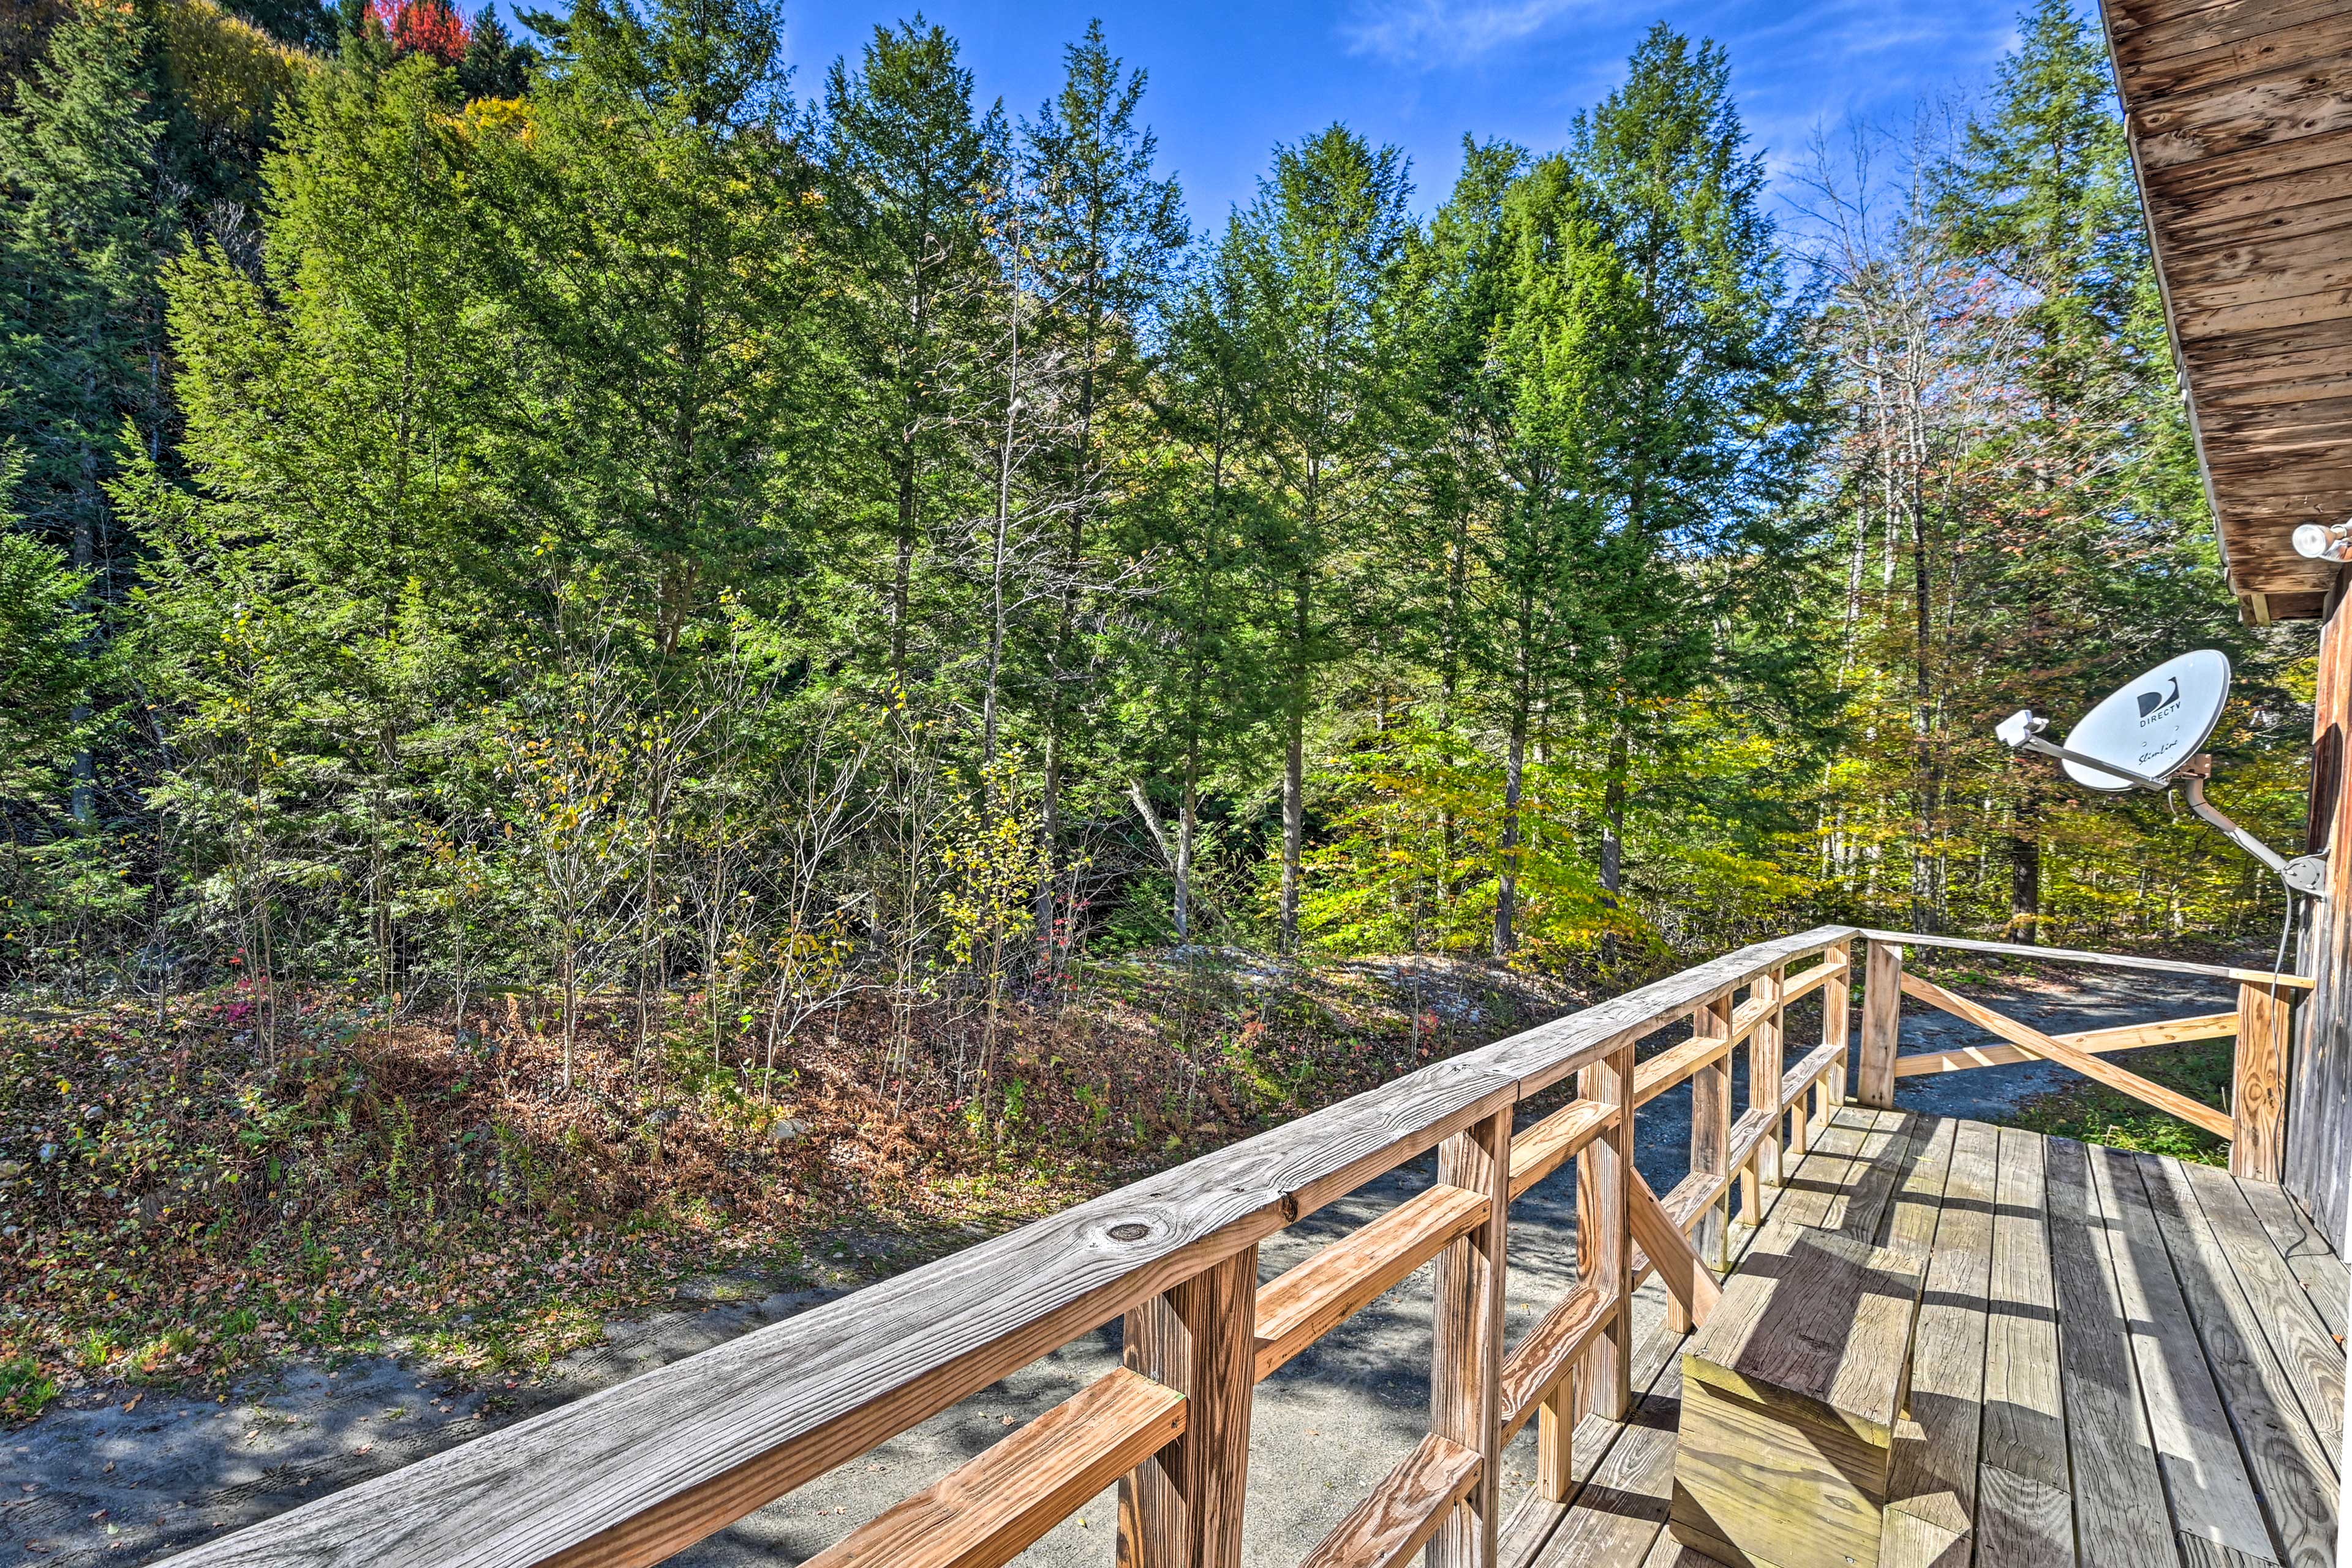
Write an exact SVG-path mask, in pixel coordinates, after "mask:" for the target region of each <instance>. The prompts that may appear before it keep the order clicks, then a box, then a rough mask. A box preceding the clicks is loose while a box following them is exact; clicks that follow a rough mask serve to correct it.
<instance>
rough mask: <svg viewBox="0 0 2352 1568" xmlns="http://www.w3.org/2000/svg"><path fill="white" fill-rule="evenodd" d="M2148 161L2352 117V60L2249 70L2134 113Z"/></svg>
mask: <svg viewBox="0 0 2352 1568" xmlns="http://www.w3.org/2000/svg"><path fill="white" fill-rule="evenodd" d="M2133 118H2134V121H2135V122H2136V125H2137V130H2138V142H2137V144H2138V149H2139V157H2140V162H2141V163H2142V165H2143V166H2144V167H2146V168H2148V169H2168V168H2172V167H2175V166H2176V165H2179V164H2182V163H2198V162H2200V161H2201V160H2203V159H2207V158H2218V157H2224V156H2227V155H2228V154H2230V153H2243V152H2246V151H2248V150H2250V149H2252V148H2255V147H2263V146H2268V145H2272V144H2273V143H2276V142H2285V141H2290V140H2293V139H2295V138H2299V137H2304V136H2312V135H2316V134H2318V133H2320V132H2326V131H2341V130H2343V129H2345V128H2346V127H2347V125H2352V62H2344V61H2329V62H2321V63H2315V64H2303V65H2298V66H2295V67H2292V68H2286V69H2282V70H2272V71H2266V72H2263V73H2262V74H2260V75H2257V76H2251V77H2243V78H2241V79H2238V80H2236V81H2233V82H2231V83H2229V84H2227V85H2226V86H2223V87H2220V88H2216V89H2212V90H2210V91H2207V92H2201V93H2197V94H2194V95H2192V96H2190V97H2188V98H2184V99H2180V100H2168V101H2160V102H2152V103H2148V104H2146V105H2143V106H2141V107H2140V109H2139V110H2138V111H2137V113H2136V114H2135V115H2134V117H2133Z"/></svg>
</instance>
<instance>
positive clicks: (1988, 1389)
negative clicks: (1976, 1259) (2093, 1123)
mask: <svg viewBox="0 0 2352 1568" xmlns="http://www.w3.org/2000/svg"><path fill="white" fill-rule="evenodd" d="M1999 1161H2000V1163H1999V1167H1998V1176H1997V1178H1996V1185H1995V1189H1994V1191H1995V1204H1994V1210H1993V1237H1992V1279H1991V1281H1990V1289H1989V1290H1988V1292H1987V1295H1986V1310H1987V1312H1988V1313H1989V1314H1990V1316H1989V1319H1988V1321H1987V1323H1986V1330H1985V1389H1984V1439H1983V1450H1982V1452H1983V1460H1984V1463H1985V1464H1986V1465H1987V1466H1990V1467H1992V1468H1998V1469H2000V1470H2002V1471H2005V1472H2007V1473H2008V1474H2011V1475H2014V1476H2020V1477H2022V1478H2024V1479H2027V1480H2031V1481H2038V1482H2040V1483H2042V1485H2043V1486H2046V1487H2049V1488H2052V1489H2055V1490H2057V1491H2061V1492H2063V1491H2064V1490H2065V1489H2066V1415H2065V1406H2064V1404H2063V1394H2061V1392H2060V1389H2059V1386H2058V1325H2057V1315H2058V1300H2057V1287H2056V1285H2055V1283H2054V1282H2053V1280H2052V1279H2051V1277H2050V1238H2049V1232H2048V1228H2047V1226H2046V1225H2045V1223H2044V1215H2046V1214H2047V1212H2048V1208H2049V1204H2048V1198H2047V1194H2046V1191H2045V1188H2044V1185H2043V1179H2042V1140H2041V1139H2039V1138H2037V1137H2035V1136H2034V1135H2033V1134H2032V1133H2031V1132H2021V1131H2015V1130H2014V1129H2003V1130H2002V1131H2001V1133H2000V1155H1999ZM1981 1507H1982V1503H1981V1501H1980V1502H1979V1508H1981ZM1979 1518H1981V1514H1979Z"/></svg>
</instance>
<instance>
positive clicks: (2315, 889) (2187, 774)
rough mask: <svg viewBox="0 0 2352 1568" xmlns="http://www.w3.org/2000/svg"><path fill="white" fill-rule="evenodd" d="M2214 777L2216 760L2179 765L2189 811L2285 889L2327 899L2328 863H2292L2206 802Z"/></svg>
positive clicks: (2312, 859) (2308, 859)
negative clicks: (2270, 873)
mask: <svg viewBox="0 0 2352 1568" xmlns="http://www.w3.org/2000/svg"><path fill="white" fill-rule="evenodd" d="M2212 776H2213V759H2212V758H2211V757H2210V756H2208V755H2205V754H2203V753H2200V754H2199V755H2197V756H2194V757H2191V758H2189V761H2187V762H2185V763H2181V764H2180V771H2179V773H2175V774H2174V775H2173V777H2174V778H2175V779H2177V780H2179V784H2180V792H2181V793H2182V794H2183V795H2187V796H2188V797H2189V810H2191V811H2193V812H2195V813H2196V814H2197V815H2198V816H2201V817H2203V818H2204V819H2205V820H2206V821H2208V822H2210V823H2211V824H2212V825H2213V826H2216V827H2218V828H2220V829H2221V831H2222V832H2223V833H2225V834H2227V835H2229V837H2230V841H2231V843H2233V844H2235V845H2236V846H2237V847H2239V848H2241V849H2242V850H2244V851H2245V852H2246V853H2247V854H2249V855H2251V856H2252V857H2253V858H2255V859H2257V860H2259V861H2261V862H2262V863H2263V865H2265V866H2268V867H2269V868H2271V869H2272V870H2273V871H2275V872H2277V873H2278V874H2279V876H2280V877H2281V878H2282V879H2284V881H2285V883H2286V885H2287V886H2288V887H2290V888H2293V889H2294V890H2295V891H2296V892H2298V893H2306V894H2309V895H2310V896H2311V897H2313V898H2315V899H2324V898H2326V896H2327V861H2326V858H2325V857H2323V856H2318V855H2303V856H2298V857H2297V858H2294V859H2293V860H2289V859H2286V858H2284V857H2282V856H2281V855H2280V854H2279V852H2278V851H2277V850H2275V849H2273V848H2272V847H2270V846H2269V845H2267V844H2265V843H2263V841H2262V840H2261V839H2259V838H2257V837H2254V836H2253V835H2252V834H2251V833H2249V832H2247V831H2246V830H2245V829H2244V828H2242V827H2241V826H2238V825H2237V824H2236V823H2234V822H2232V821H2231V820H2230V819H2229V818H2228V817H2226V816H2222V815H2221V812H2220V811H2219V810H2217V809H2216V808H2215V807H2214V806H2213V805H2211V803H2210V802H2209V801H2207V800H2206V798H2205V781H2206V780H2207V779H2209V778H2211V777H2212Z"/></svg>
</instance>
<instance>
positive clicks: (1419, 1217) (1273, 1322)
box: [1256, 1183, 1487, 1381]
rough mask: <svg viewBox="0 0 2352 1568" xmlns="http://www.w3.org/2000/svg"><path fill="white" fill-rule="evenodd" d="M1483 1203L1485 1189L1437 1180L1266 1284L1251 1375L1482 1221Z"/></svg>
mask: <svg viewBox="0 0 2352 1568" xmlns="http://www.w3.org/2000/svg"><path fill="white" fill-rule="evenodd" d="M1486 1206H1487V1204H1486V1194H1483V1193H1472V1192H1465V1191H1464V1190H1463V1189H1462V1188H1460V1187H1455V1186H1449V1185H1447V1184H1444V1183H1439V1184H1437V1185H1435V1186H1433V1187H1430V1188H1429V1189H1427V1190H1426V1191H1424V1192H1420V1193H1416V1194H1413V1195H1412V1197H1409V1198H1407V1199H1405V1200H1404V1201H1403V1202H1402V1203H1401V1204H1399V1205H1397V1206H1396V1207H1394V1208H1392V1209H1391V1210H1390V1211H1389V1212H1388V1213H1386V1214H1384V1215H1381V1217H1380V1218H1378V1219H1376V1220H1373V1221H1371V1222H1370V1223H1369V1224H1367V1225H1364V1226H1360V1227H1359V1228H1358V1229H1356V1230H1355V1231H1353V1232H1352V1233H1350V1234H1349V1235H1348V1236H1345V1237H1341V1238H1340V1239H1339V1240H1338V1241H1335V1242H1332V1243H1331V1244H1330V1245H1329V1246H1328V1247H1323V1248H1321V1249H1320V1250H1318V1251H1317V1252H1316V1253H1315V1255H1314V1256H1313V1257H1311V1258H1307V1260H1306V1261H1305V1262H1303V1263H1300V1264H1298V1265H1297V1266H1296V1267H1294V1268H1289V1269H1286V1270H1285V1271H1284V1272H1283V1273H1282V1274H1280V1275H1279V1276H1277V1277H1276V1278H1275V1279H1273V1280H1271V1281H1269V1282H1268V1283H1267V1284H1266V1285H1265V1287H1264V1288H1263V1289H1260V1290H1259V1292H1258V1298H1257V1353H1256V1366H1257V1376H1258V1378H1259V1379H1260V1380H1261V1381H1262V1380H1264V1379H1265V1378H1267V1377H1270V1376H1272V1375H1273V1374H1274V1373H1275V1372H1276V1370H1277V1369H1279V1368H1281V1367H1283V1366H1285V1365H1286V1364H1287V1363H1289V1362H1290V1361H1291V1360H1292V1358H1294V1357H1295V1356H1297V1354H1298V1353H1299V1352H1302V1351H1304V1350H1305V1349H1306V1348H1307V1346H1309V1345H1311V1344H1313V1343H1314V1342H1316V1341H1317V1340H1319V1339H1321V1338H1322V1337H1323V1336H1324V1335H1325V1334H1328V1333H1329V1332H1330V1331H1332V1330H1333V1329H1336V1328H1338V1327H1339V1325H1340V1324H1341V1323H1344V1322H1346V1321H1348V1320H1349V1318H1352V1317H1354V1316H1355V1315H1356V1314H1357V1313H1358V1312H1360V1311H1362V1310H1364V1309H1365V1308H1366V1307H1369V1306H1370V1305H1371V1304H1372V1303H1373V1302H1374V1301H1376V1300H1380V1298H1381V1297H1382V1296H1384V1295H1386V1294H1387V1293H1388V1292H1389V1291H1390V1290H1391V1289H1394V1288H1395V1287H1396V1285H1397V1283H1398V1282H1399V1281H1401V1280H1402V1279H1404V1278H1405V1277H1406V1276H1407V1275H1409V1274H1411V1273H1412V1272H1413V1270H1415V1269H1417V1268H1420V1267H1421V1266H1422V1265H1423V1264H1424V1263H1426V1262H1428V1261H1429V1260H1430V1259H1431V1258H1434V1257H1436V1256H1437V1255H1438V1253H1439V1252H1440V1251H1442V1250H1443V1249H1444V1247H1446V1246H1447V1244H1449V1243H1450V1242H1452V1241H1453V1240H1454V1238H1455V1237H1459V1236H1461V1235H1462V1234H1464V1233H1465V1231H1468V1230H1470V1229H1472V1228H1473V1227H1475V1226H1480V1225H1483V1224H1485V1223H1486Z"/></svg>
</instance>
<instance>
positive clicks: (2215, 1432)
mask: <svg viewBox="0 0 2352 1568" xmlns="http://www.w3.org/2000/svg"><path fill="white" fill-rule="evenodd" d="M2090 1164H2091V1176H2092V1182H2093V1185H2094V1186H2095V1189H2096V1191H2097V1193H2098V1199H2099V1208H2100V1211H2101V1213H2102V1214H2104V1215H2105V1218H2106V1241H2107V1251H2108V1254H2109V1257H2110V1258H2111V1259H2112V1260H2113V1265H2114V1268H2115V1279H2116V1296H2117V1300H2118V1302H2119V1304H2120V1305H2121V1307H2122V1309H2123V1314H2124V1321H2126V1323H2128V1324H2129V1325H2130V1331H2131V1344H2132V1359H2133V1362H2134V1363H2135V1364H2136V1365H2137V1368H2138V1370H2139V1386H2140V1394H2141V1398H2142V1400H2143V1401H2144V1402H2145V1403H2146V1405H2147V1417H2148V1435H2149V1436H2150V1438H2151V1439H2152V1440H2153V1441H2154V1443H2155V1445H2156V1454H2157V1463H2158V1468H2159V1469H2160V1470H2161V1473H2162V1476H2163V1480H2164V1490H2165V1496H2166V1498H2167V1499H2168V1500H2169V1501H2170V1503H2171V1505H2172V1517H2173V1521H2174V1523H2175V1526H2176V1527H2177V1529H2178V1531H2179V1533H2180V1534H2182V1535H2184V1536H2190V1537H2194V1538H2197V1539H2200V1540H2205V1541H2210V1542H2212V1543H2214V1544H2215V1545H2216V1546H2217V1547H2221V1548H2227V1549H2230V1550H2232V1551H2235V1552H2241V1553H2243V1554H2245V1555H2247V1556H2248V1557H2250V1558H2252V1559H2254V1560H2258V1561H2263V1562H2268V1561H2271V1552H2272V1547H2271V1540H2270V1531H2269V1530H2268V1528H2267V1527H2266V1526H2265V1525H2264V1524H2263V1513H2262V1507H2261V1505H2260V1504H2259V1503H2258V1502H2257V1501H2256V1500H2255V1499H2254V1489H2253V1487H2252V1484H2251V1483H2250V1482H2249V1481H2248V1480H2247V1479H2246V1469H2245V1461H2244V1460H2243V1459H2242V1458H2240V1457H2239V1454H2238V1444H2237V1439H2236V1438H2235V1437H2233V1436H2231V1432H2230V1418H2229V1416H2228V1415H2227V1414H2226V1413H2224V1411H2223V1410H2222V1408H2221V1394H2220V1392H2219V1391H2218V1390H2217V1389H2216V1388H2215V1387H2214V1385H2213V1374H2212V1372H2211V1370H2210V1368H2208V1367H2207V1366H2206V1364H2205V1354H2204V1352H2203V1351H2202V1350H2201V1349H2200V1347H2199V1345H2198V1342H2197V1331H2196V1329H2195V1327H2194V1326H2193V1325H2192V1324H2191V1323H2190V1321H2189V1304H2188V1302H2187V1301H2185V1300H2182V1299H2181V1294H2180V1284H2179V1280H2177V1279H2174V1278H2173V1273H2172V1260H2171V1258H2169V1257H2168V1255H2167V1254H2166V1252H2165V1247H2164V1238H2163V1237H2162V1236H2161V1235H2160V1234H2159V1233H2158V1230H2157V1226H2156V1214H2155V1211H2154V1210H2152V1209H2151V1208H2149V1206H2148V1202H2147V1192H2146V1190H2145V1189H2144V1188H2143V1187H2142V1186H2141V1184H2140V1174H2139V1171H2138V1169H2137V1167H2135V1166H2134V1165H2133V1164H2132V1163H2131V1162H2130V1160H2129V1159H2128V1158H2127V1157H2126V1156H2125V1155H2124V1154H2122V1153H2120V1152H2117V1151H2116V1150H2113V1149H2094V1150H2092V1151H2091V1152H2090Z"/></svg>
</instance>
